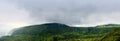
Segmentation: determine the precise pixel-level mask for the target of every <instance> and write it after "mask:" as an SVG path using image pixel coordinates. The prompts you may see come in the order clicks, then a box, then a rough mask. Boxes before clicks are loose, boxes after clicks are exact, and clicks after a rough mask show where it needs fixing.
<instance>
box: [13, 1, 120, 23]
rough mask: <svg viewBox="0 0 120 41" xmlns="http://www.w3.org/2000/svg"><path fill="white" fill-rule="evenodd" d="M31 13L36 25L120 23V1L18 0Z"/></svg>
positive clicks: (20, 5)
mask: <svg viewBox="0 0 120 41" xmlns="http://www.w3.org/2000/svg"><path fill="white" fill-rule="evenodd" d="M14 2H16V3H17V4H18V5H19V7H20V8H24V9H26V10H27V11H29V12H30V18H31V19H32V20H34V21H35V22H34V23H36V22H37V23H39V22H57V23H64V24H69V25H79V24H85V25H92V24H93V25H95V24H105V23H120V21H119V19H118V18H119V15H120V14H119V13H120V12H119V11H120V5H119V4H120V1H119V0H17V1H14Z"/></svg>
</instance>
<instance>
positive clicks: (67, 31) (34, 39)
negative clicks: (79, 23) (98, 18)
mask: <svg viewBox="0 0 120 41" xmlns="http://www.w3.org/2000/svg"><path fill="white" fill-rule="evenodd" d="M116 29H120V25H117V24H108V25H100V26H96V27H70V26H67V25H65V24H59V23H47V24H41V25H32V26H26V27H22V28H17V29H15V30H14V31H13V33H12V35H11V36H3V37H2V38H0V41H108V40H110V39H113V38H115V39H116V40H114V41H117V40H118V38H120V33H119V30H116ZM114 35H115V36H114ZM108 37H110V38H108ZM110 41H112V40H110Z"/></svg>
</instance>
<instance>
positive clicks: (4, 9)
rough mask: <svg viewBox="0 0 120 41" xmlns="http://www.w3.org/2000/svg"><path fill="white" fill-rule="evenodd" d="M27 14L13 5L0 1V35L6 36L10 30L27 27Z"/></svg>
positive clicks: (3, 0)
mask: <svg viewBox="0 0 120 41" xmlns="http://www.w3.org/2000/svg"><path fill="white" fill-rule="evenodd" d="M29 22H30V20H29V13H28V12H27V11H25V10H23V9H18V8H17V6H16V5H15V4H12V3H9V2H7V1H5V0H0V35H7V34H8V32H10V31H11V30H12V29H14V28H17V27H21V26H26V25H29Z"/></svg>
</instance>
